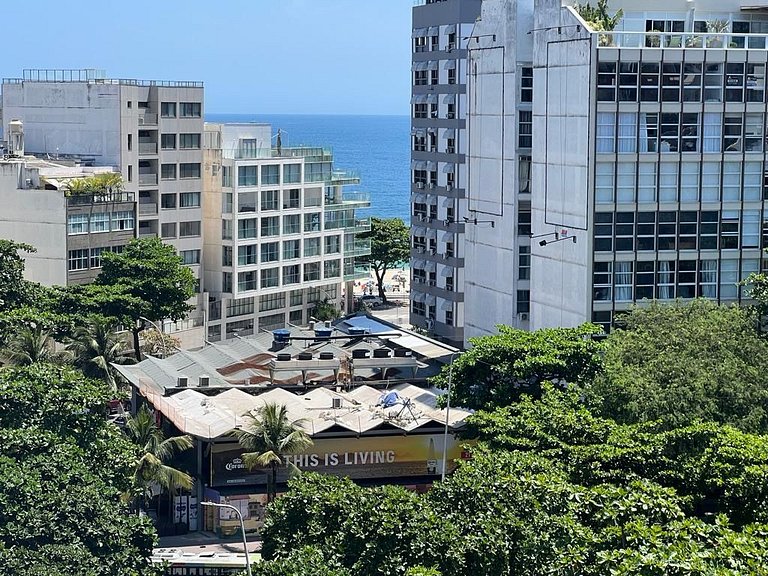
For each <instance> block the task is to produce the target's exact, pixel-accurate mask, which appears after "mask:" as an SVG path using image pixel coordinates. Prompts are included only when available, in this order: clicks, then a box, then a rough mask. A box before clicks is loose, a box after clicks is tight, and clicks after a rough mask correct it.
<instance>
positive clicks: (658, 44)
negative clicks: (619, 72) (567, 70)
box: [593, 31, 768, 50]
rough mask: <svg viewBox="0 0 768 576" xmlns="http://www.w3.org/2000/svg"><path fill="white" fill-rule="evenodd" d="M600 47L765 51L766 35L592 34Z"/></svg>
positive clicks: (693, 33) (766, 47)
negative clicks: (595, 36)
mask: <svg viewBox="0 0 768 576" xmlns="http://www.w3.org/2000/svg"><path fill="white" fill-rule="evenodd" d="M593 34H596V35H597V37H598V38H597V45H598V47H600V48H724V49H726V50H766V49H768V35H766V34H738V33H737V34H732V33H729V32H721V33H704V32H656V31H651V32H593Z"/></svg>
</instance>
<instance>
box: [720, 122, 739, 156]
mask: <svg viewBox="0 0 768 576" xmlns="http://www.w3.org/2000/svg"><path fill="white" fill-rule="evenodd" d="M723 150H725V151H726V152H741V114H726V115H725V122H724V123H723Z"/></svg>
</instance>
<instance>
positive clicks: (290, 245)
mask: <svg viewBox="0 0 768 576" xmlns="http://www.w3.org/2000/svg"><path fill="white" fill-rule="evenodd" d="M300 257H301V250H300V243H299V240H285V241H284V242H283V260H294V259H296V258H300Z"/></svg>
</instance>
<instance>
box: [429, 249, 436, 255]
mask: <svg viewBox="0 0 768 576" xmlns="http://www.w3.org/2000/svg"><path fill="white" fill-rule="evenodd" d="M429 253H430V254H432V256H434V255H435V254H437V248H430V249H429Z"/></svg>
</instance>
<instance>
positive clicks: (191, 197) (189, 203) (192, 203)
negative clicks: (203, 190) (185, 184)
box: [179, 192, 200, 208]
mask: <svg viewBox="0 0 768 576" xmlns="http://www.w3.org/2000/svg"><path fill="white" fill-rule="evenodd" d="M179 206H180V207H181V208H199V207H200V192H182V193H181V194H179Z"/></svg>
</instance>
